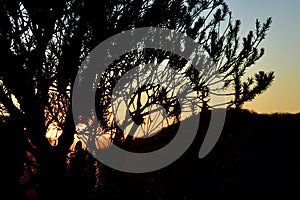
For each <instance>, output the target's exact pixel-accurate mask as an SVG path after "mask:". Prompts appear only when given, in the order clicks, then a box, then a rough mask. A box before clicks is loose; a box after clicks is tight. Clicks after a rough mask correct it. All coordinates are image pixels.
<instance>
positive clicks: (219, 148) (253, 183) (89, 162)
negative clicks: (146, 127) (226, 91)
mask: <svg viewBox="0 0 300 200" xmlns="http://www.w3.org/2000/svg"><path fill="white" fill-rule="evenodd" d="M209 118H210V113H209V112H208V113H202V115H201V117H200V126H199V131H198V133H197V136H196V139H195V140H194V142H193V144H192V145H191V147H190V148H189V149H188V150H187V151H186V152H185V153H184V155H182V156H181V157H180V158H179V159H178V160H177V161H175V162H174V163H172V164H171V165H169V166H167V167H165V168H163V169H161V170H158V171H155V172H150V173H143V174H129V173H123V172H119V171H116V170H113V169H110V168H108V167H105V166H103V165H102V164H101V163H100V162H98V161H97V160H95V159H94V158H92V157H91V156H90V155H89V154H88V152H85V153H83V152H81V153H80V156H79V154H78V153H77V154H78V155H77V154H76V152H75V154H74V155H75V157H74V158H71V160H70V163H71V164H69V165H68V170H67V172H68V174H66V175H65V176H66V178H65V179H64V180H66V182H65V188H64V190H65V192H66V193H67V194H69V195H66V196H69V197H70V198H76V197H78V196H81V197H84V198H85V199H145V200H147V199H148V200H153V199H172V200H177V199H178V200H179V199H243V200H244V199H274V198H276V199H298V198H296V196H299V193H298V192H297V191H298V189H299V188H300V165H299V163H300V156H299V153H300V145H299V143H300V134H299V130H300V123H299V122H300V114H273V115H267V114H257V113H254V112H249V111H247V110H242V111H235V110H229V111H227V116H226V122H225V125H224V129H223V132H222V134H221V137H220V139H219V141H218V143H217V144H216V146H215V147H214V149H213V150H212V151H211V152H210V153H209V154H208V155H207V156H206V157H205V158H203V159H199V158H198V152H199V149H200V146H201V144H202V140H203V138H204V136H205V134H206V129H207V127H208V124H209ZM187 120H189V119H187ZM177 128H178V127H177V125H174V126H171V127H169V128H167V129H164V130H162V131H161V133H159V134H157V135H155V136H153V137H151V138H148V139H138V140H134V141H133V143H132V144H131V146H130V147H129V148H131V150H132V151H135V152H149V151H152V150H155V149H159V148H161V147H162V146H164V145H166V144H167V143H168V142H169V141H171V140H172V138H173V137H174V136H175V132H176V131H177ZM15 129H16V126H15V125H14V124H9V123H8V122H3V121H2V123H1V136H2V138H3V141H6V142H5V145H2V155H3V156H2V159H3V160H2V161H1V163H4V164H2V172H4V174H5V176H4V178H2V183H4V185H5V188H4V190H3V191H2V193H3V194H4V195H7V193H8V192H9V193H10V194H11V193H15V194H16V195H17V194H20V195H21V194H22V195H25V194H26V192H27V194H28V190H29V189H28V188H27V185H28V183H27V185H26V184H23V183H24V180H23V181H22V180H19V182H18V179H17V175H18V174H20V173H21V172H20V170H26V169H24V168H22V166H23V165H22V162H23V161H24V160H23V159H24V154H23V153H22V151H24V148H25V147H24V146H22V145H21V144H23V142H22V137H20V135H16V133H17V131H16V130H15ZM187 133H188V132H187ZM16 137H20V139H19V140H16ZM12 140H13V141H17V142H18V144H16V143H9V141H12ZM75 161H76V162H75ZM78 163H80V165H79V164H78ZM82 168H83V169H82ZM78 172H80V174H78ZM32 181H34V183H33V184H32V185H38V180H34V179H32ZM21 183H22V184H21ZM54 188H55V186H54ZM74 188H76V191H74ZM31 194H32V193H31ZM19 197H20V196H19Z"/></svg>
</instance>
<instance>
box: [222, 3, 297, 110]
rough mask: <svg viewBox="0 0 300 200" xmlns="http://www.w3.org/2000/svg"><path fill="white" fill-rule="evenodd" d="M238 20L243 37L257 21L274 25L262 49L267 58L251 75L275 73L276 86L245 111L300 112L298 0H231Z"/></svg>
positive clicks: (260, 61) (260, 62) (257, 64)
mask: <svg viewBox="0 0 300 200" xmlns="http://www.w3.org/2000/svg"><path fill="white" fill-rule="evenodd" d="M226 2H227V3H228V5H229V9H230V10H231V11H232V15H233V17H234V19H240V20H241V22H242V25H241V36H245V35H246V34H247V33H248V31H249V30H254V27H255V20H256V19H259V20H260V21H262V22H263V21H265V20H266V19H267V17H272V19H273V23H272V25H271V28H270V30H269V32H268V35H267V37H266V39H265V40H264V41H263V42H262V44H261V47H264V48H265V50H266V53H265V55H264V56H263V57H262V58H261V59H260V60H259V61H258V62H257V63H256V65H255V66H253V67H252V69H249V74H251V75H252V74H254V73H255V72H257V71H259V70H263V71H274V72H275V81H274V83H273V85H272V86H271V87H270V88H269V89H268V90H267V91H265V92H264V93H263V94H261V95H260V96H258V97H257V98H256V99H254V100H253V101H252V102H248V103H246V104H245V105H244V108H246V109H250V110H254V111H256V112H258V113H274V112H281V113H286V112H289V113H298V112H299V113H300V88H299V86H300V63H299V58H300V22H299V21H298V20H300V12H299V9H300V1H298V0H285V1H283V0H251V1H250V0H227V1H226Z"/></svg>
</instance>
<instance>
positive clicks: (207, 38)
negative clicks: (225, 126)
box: [0, 0, 274, 199]
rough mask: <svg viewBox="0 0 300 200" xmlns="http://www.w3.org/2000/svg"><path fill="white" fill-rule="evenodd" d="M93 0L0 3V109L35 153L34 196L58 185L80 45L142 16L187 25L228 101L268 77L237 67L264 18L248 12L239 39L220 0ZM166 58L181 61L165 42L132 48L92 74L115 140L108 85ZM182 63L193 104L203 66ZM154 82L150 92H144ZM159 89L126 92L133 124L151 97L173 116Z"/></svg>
mask: <svg viewBox="0 0 300 200" xmlns="http://www.w3.org/2000/svg"><path fill="white" fill-rule="evenodd" d="M98 4H99V3H98V2H94V1H89V0H84V1H78V0H64V1H62V0H55V1H43V2H36V1H31V0H27V1H25V0H15V1H8V0H5V1H1V3H0V21H1V27H0V43H1V45H0V49H1V50H0V52H1V60H2V63H5V64H3V66H2V67H1V69H0V86H1V89H0V102H1V110H2V111H3V113H4V114H5V115H9V117H10V119H11V120H12V121H15V122H16V126H19V127H20V129H18V130H24V132H23V133H22V135H25V137H26V140H25V143H26V145H27V151H29V152H30V153H31V154H32V155H33V156H34V157H35V159H36V160H37V163H38V167H37V168H38V173H37V174H36V176H37V177H38V178H39V180H40V193H39V194H40V195H41V196H40V198H43V199H46V198H49V199H50V198H52V197H53V196H54V195H55V194H53V193H52V192H51V191H49V190H51V184H60V186H61V187H58V188H62V189H63V188H64V185H63V183H64V181H63V177H64V173H65V172H64V165H65V160H66V156H67V154H68V151H69V147H70V145H71V143H72V142H73V135H74V133H75V126H74V123H73V118H72V113H71V109H70V105H71V101H72V99H71V98H70V97H71V94H72V89H73V83H74V79H75V77H76V74H77V72H78V69H79V66H80V64H81V62H82V61H83V59H84V58H85V57H86V55H87V53H88V52H89V51H91V50H92V49H93V48H94V47H95V46H96V45H97V44H99V43H100V42H102V41H104V40H105V39H106V38H108V37H110V36H112V35H114V34H116V33H119V32H121V31H124V30H129V29H131V28H137V27H145V26H154V27H156V26H157V27H162V28H169V29H173V30H175V31H178V32H181V33H184V34H186V35H187V36H189V37H191V38H192V39H194V40H195V41H197V42H198V43H199V44H200V45H201V46H202V47H203V49H204V50H205V51H206V52H207V53H208V55H209V56H210V57H211V58H212V59H213V61H214V62H215V63H216V66H215V67H214V68H210V69H209V73H214V72H220V73H221V75H222V76H223V79H224V81H225V83H226V84H225V87H228V88H230V87H232V88H233V89H232V93H230V94H228V95H232V97H233V98H232V100H231V101H230V102H228V105H229V106H235V107H236V108H241V106H242V105H243V103H245V102H247V101H251V100H253V99H254V98H255V97H256V96H257V95H258V94H260V93H262V92H263V91H265V90H266V89H267V88H268V87H269V86H270V85H271V83H272V81H273V79H274V74H273V72H270V73H265V72H259V73H257V74H256V75H255V76H254V78H248V80H247V81H246V82H243V81H242V78H243V77H244V76H245V72H246V70H247V69H248V68H249V67H251V66H253V65H254V64H255V62H256V61H257V60H258V59H260V58H261V56H262V55H263V53H264V50H263V49H261V50H258V46H259V44H260V43H261V41H262V40H263V39H265V36H266V33H267V31H268V29H269V26H270V24H271V19H267V21H266V22H265V23H264V24H262V25H261V23H260V22H259V21H257V22H256V29H255V31H254V32H252V31H250V32H249V35H248V36H247V37H245V38H243V43H242V46H240V40H239V35H238V32H239V27H240V21H236V22H233V20H232V18H231V13H230V11H229V9H228V6H227V4H226V3H225V2H224V1H222V0H196V1H195V0H184V1H183V0H172V1H158V0H154V1H153V0H136V1H129V0H118V1H107V0H105V1H101V3H100V5H98ZM157 13H164V14H157ZM226 21H227V24H226ZM224 23H225V25H224V26H223V24H224ZM166 58H168V59H169V62H168V65H169V66H171V67H172V68H174V69H176V70H181V69H183V68H184V67H185V66H186V64H187V62H188V61H187V60H185V59H183V58H180V57H178V56H176V55H174V54H172V52H166V51H162V50H145V51H143V53H142V54H138V53H136V52H133V53H131V54H130V53H129V54H127V56H126V55H125V56H124V57H122V58H120V59H119V60H116V61H115V62H114V63H112V64H111V66H110V68H109V69H108V70H107V72H106V73H105V74H104V75H103V78H102V79H101V80H102V82H101V83H103V84H99V87H98V93H97V95H98V96H97V98H98V99H99V101H98V102H101V104H100V105H99V106H100V108H101V109H100V111H99V112H98V113H97V116H98V118H99V120H100V121H101V123H102V124H103V127H104V128H105V129H107V130H109V131H111V132H113V133H118V134H116V135H117V137H114V141H119V142H120V143H122V142H123V141H124V136H123V133H122V131H121V130H120V129H119V128H118V127H117V126H116V124H114V123H113V124H110V122H109V120H108V119H109V118H110V116H111V111H110V108H111V105H110V98H111V96H110V95H111V91H112V89H113V86H114V85H115V84H116V83H117V81H118V80H119V78H120V77H121V76H122V75H124V73H126V72H127V71H128V70H130V69H132V68H134V67H135V66H137V65H138V64H141V63H150V62H155V61H156V62H157V63H162V62H163V61H164V60H165V59H166ZM130 60H135V61H136V62H135V65H132V64H130ZM124 63H125V64H124ZM80 70H81V69H80ZM110 72H113V73H110ZM185 73H186V75H187V76H188V78H189V79H190V82H191V84H192V85H193V88H194V89H195V90H196V91H197V93H198V97H199V101H200V102H201V109H207V108H210V99H209V94H208V91H207V85H205V81H204V80H205V77H204V76H203V74H201V73H198V72H197V71H196V70H195V69H194V68H193V66H189V67H188V69H187V71H186V72H185ZM104 86H105V87H104ZM156 89H158V91H159V92H156V93H153V91H155V90H156ZM149 91H152V92H149ZM168 92H170V91H166V90H165V88H163V87H159V86H158V85H149V86H146V87H145V88H141V89H140V90H139V91H138V92H137V93H136V94H135V96H134V97H133V101H132V102H131V105H130V106H131V107H132V106H133V107H132V108H134V106H135V109H131V116H132V117H133V118H134V119H135V121H136V122H138V123H140V124H142V122H143V120H144V118H143V117H145V116H146V115H147V112H146V109H148V105H150V104H153V103H156V104H157V103H160V104H163V105H164V108H165V109H166V110H167V113H168V115H169V116H173V117H174V119H175V121H174V123H175V122H176V120H177V121H178V118H176V116H178V105H177V102H176V99H174V97H172V96H171V97H170V95H168ZM142 93H144V94H148V101H147V102H143V103H142V102H141V100H140V99H141V94H142ZM149 94H150V95H149ZM134 99H135V100H134ZM163 102H164V103H163ZM51 124H52V125H53V124H56V125H57V128H60V129H62V135H61V136H60V137H59V139H58V143H57V146H54V147H53V146H51V145H50V144H49V142H48V141H47V139H46V137H45V136H46V133H47V129H48V127H49V126H50V125H51ZM128 140H131V139H130V138H128ZM28 169H30V167H28ZM58 193H59V192H58ZM46 194H47V195H46ZM49 194H52V195H53V196H52V195H49Z"/></svg>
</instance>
